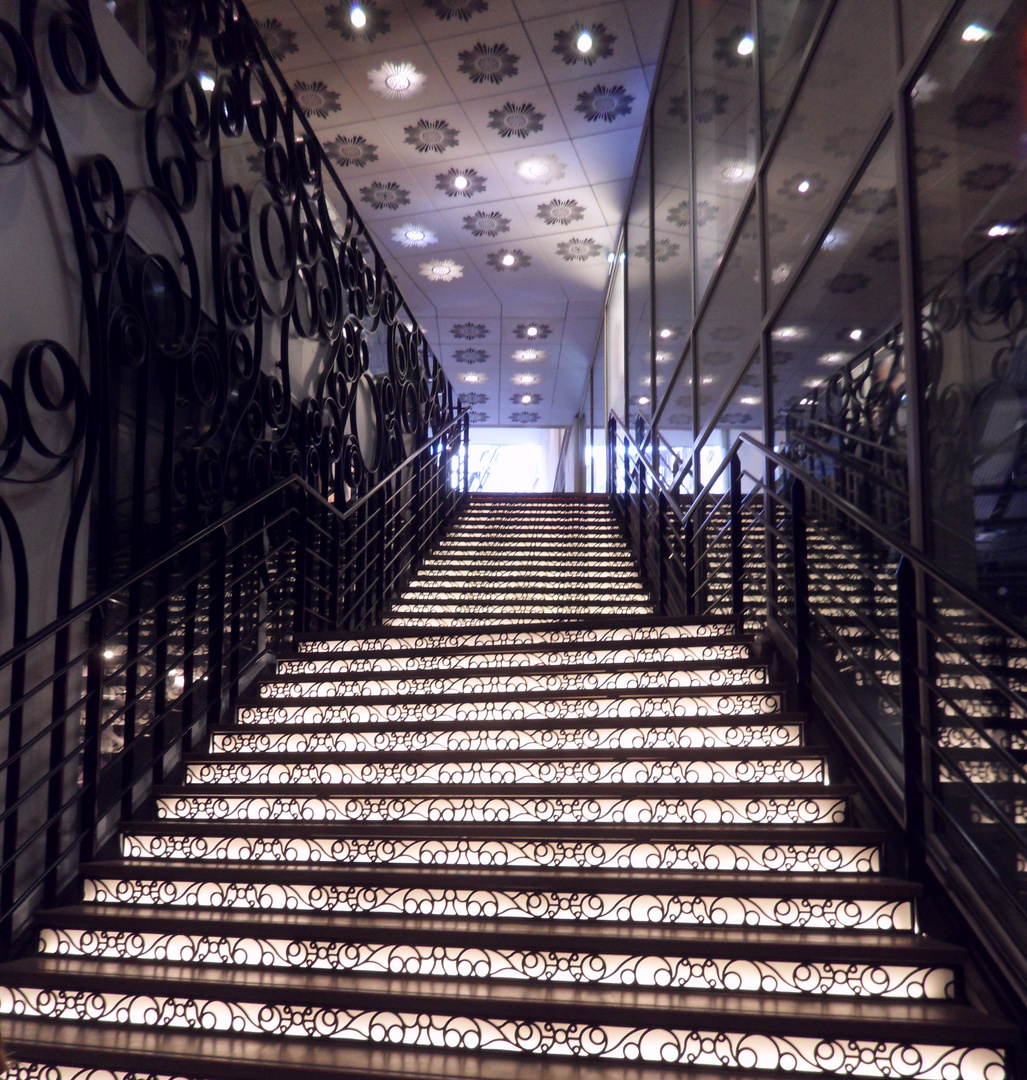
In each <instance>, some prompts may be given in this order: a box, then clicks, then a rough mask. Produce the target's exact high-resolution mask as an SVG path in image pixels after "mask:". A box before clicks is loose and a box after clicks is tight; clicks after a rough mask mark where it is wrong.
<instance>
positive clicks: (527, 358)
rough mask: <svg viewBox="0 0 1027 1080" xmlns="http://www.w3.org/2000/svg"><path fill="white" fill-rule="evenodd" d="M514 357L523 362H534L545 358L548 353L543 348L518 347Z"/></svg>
mask: <svg viewBox="0 0 1027 1080" xmlns="http://www.w3.org/2000/svg"><path fill="white" fill-rule="evenodd" d="M513 358H514V359H515V360H519V361H520V362H521V363H523V364H533V363H534V362H535V361H536V360H545V358H546V354H545V353H544V352H543V351H542V350H541V349H517V350H516V351H515V352H514V354H513Z"/></svg>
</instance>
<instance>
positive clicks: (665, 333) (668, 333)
mask: <svg viewBox="0 0 1027 1080" xmlns="http://www.w3.org/2000/svg"><path fill="white" fill-rule="evenodd" d="M673 336H674V331H673V330H671V328H670V327H669V326H665V327H664V328H663V329H662V330H661V331H660V337H661V338H663V340H664V341H666V340H667V338H672V337H673Z"/></svg>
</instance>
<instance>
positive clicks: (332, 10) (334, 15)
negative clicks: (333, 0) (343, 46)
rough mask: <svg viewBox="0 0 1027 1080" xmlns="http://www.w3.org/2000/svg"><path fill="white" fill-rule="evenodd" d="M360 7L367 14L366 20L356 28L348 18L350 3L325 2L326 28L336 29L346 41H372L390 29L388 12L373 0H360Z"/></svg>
mask: <svg viewBox="0 0 1027 1080" xmlns="http://www.w3.org/2000/svg"><path fill="white" fill-rule="evenodd" d="M360 6H361V8H362V9H363V12H364V14H365V15H366V16H367V22H366V23H365V24H364V25H363V26H362V27H361V28H360V29H359V30H358V29H357V27H355V26H354V25H353V22H352V20H351V19H350V11H351V9H352V5H351V4H348V3H346V2H345V0H343V3H341V4H327V5H326V6H325V14H326V15H327V16H328V29H329V30H336V31H338V32H339V34H340V35H341V36H342V37H344V38H345V39H346V40H347V41H374V39H375V38H376V37H378V35H379V34H387V33H389V31H391V30H392V24H391V23H390V22H389V13H388V11H386V10H385V9H384V8H381V7H379V6H378V5H377V4H376V3H375V2H374V0H362V3H361V5H360Z"/></svg>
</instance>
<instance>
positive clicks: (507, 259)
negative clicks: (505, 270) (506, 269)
mask: <svg viewBox="0 0 1027 1080" xmlns="http://www.w3.org/2000/svg"><path fill="white" fill-rule="evenodd" d="M515 262H517V256H516V255H514V254H513V252H512V251H508V252H507V253H506V254H505V255H504V256H503V265H504V266H513V264H514V263H515Z"/></svg>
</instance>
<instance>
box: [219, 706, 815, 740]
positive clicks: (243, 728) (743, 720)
mask: <svg viewBox="0 0 1027 1080" xmlns="http://www.w3.org/2000/svg"><path fill="white" fill-rule="evenodd" d="M257 704H260V703H259V702H258V703H257ZM628 720H630V721H631V726H632V727H637V726H643V727H665V728H675V727H687V728H701V727H704V726H709V727H716V728H721V727H728V728H733V727H775V726H776V727H788V726H792V727H794V726H800V727H802V726H804V725H805V724H806V723H808V718H807V716H806V714H805V713H793V712H784V711H782V712H774V713H742V714H736V713H718V714H716V715H710V716H697V715H693V716H659V715H654V716H636V717H627V718H625V717H616V716H610V717H585V718H581V717H563V716H537V717H536V716H528V717H522V718H521V719H511V718H503V717H500V718H498V719H493V720H480V719H475V720H467V719H462V718H457V719H453V720H419V721H416V722H415V721H411V720H395V721H373V720H367V721H348V720H332V721H320V722H319V721H308V722H306V723H296V724H293V723H280V722H276V721H274V720H266V721H261V722H260V723H259V724H238V723H233V724H225V725H222V726H220V727H217V728H214V729H213V732H212V733H217V734H222V733H225V734H227V733H230V734H233V735H241V734H260V733H267V732H272V733H275V734H279V733H280V734H285V733H295V734H304V735H311V734H314V733H316V732H320V731H328V732H342V731H359V732H372V731H373V732H388V731H404V732H411V731H431V732H443V731H506V730H510V731H514V730H519V729H521V728H526V729H528V730H535V729H542V730H545V729H550V728H551V729H554V730H558V729H560V730H562V729H564V728H574V729H588V728H601V729H602V730H604V731H605V730H607V729H611V728H617V727H623V726H624V724H625V723H627V721H628ZM767 749H768V750H772V749H773V747H772V746H768V747H767Z"/></svg>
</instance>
